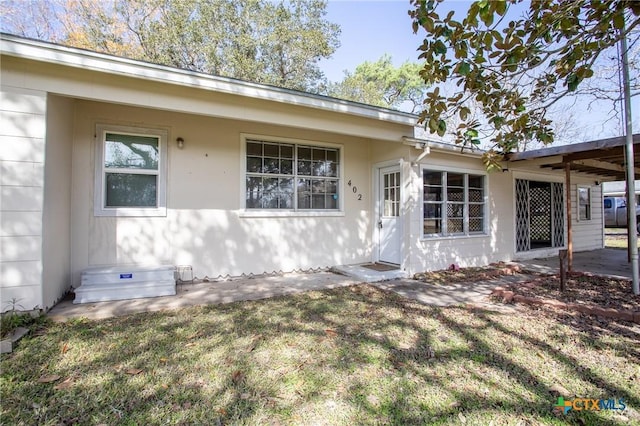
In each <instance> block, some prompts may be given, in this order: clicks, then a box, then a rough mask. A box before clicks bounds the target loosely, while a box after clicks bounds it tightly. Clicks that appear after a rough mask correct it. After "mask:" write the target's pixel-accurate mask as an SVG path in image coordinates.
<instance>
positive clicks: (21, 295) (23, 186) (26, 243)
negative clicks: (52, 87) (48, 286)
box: [0, 72, 47, 311]
mask: <svg viewBox="0 0 640 426" xmlns="http://www.w3.org/2000/svg"><path fill="white" fill-rule="evenodd" d="M4 76H5V74H4V72H3V74H2V79H3V86H2V90H1V98H0V291H1V294H0V299H1V300H0V310H1V311H6V310H9V309H14V308H15V309H18V310H32V309H37V308H41V307H42V249H41V247H42V229H43V224H42V213H43V183H44V159H45V128H46V119H45V115H46V108H47V94H46V93H44V92H39V91H33V90H26V89H21V88H16V87H11V86H9V85H6V84H4V83H5V79H4ZM14 302H15V304H14Z"/></svg>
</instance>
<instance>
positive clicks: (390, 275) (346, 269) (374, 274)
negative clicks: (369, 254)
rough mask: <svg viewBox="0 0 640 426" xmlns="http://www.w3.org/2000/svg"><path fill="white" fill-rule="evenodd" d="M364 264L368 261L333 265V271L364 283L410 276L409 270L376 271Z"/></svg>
mask: <svg viewBox="0 0 640 426" xmlns="http://www.w3.org/2000/svg"><path fill="white" fill-rule="evenodd" d="M364 265H367V263H362V264H359V265H339V266H333V267H332V268H331V271H332V272H335V273H337V274H342V275H346V276H347V277H350V278H353V279H354V280H357V281H359V282H364V283H377V282H380V281H388V280H398V279H402V278H407V277H408V274H407V272H406V271H402V270H400V269H393V270H391V271H374V270H373V269H369V268H365V267H364Z"/></svg>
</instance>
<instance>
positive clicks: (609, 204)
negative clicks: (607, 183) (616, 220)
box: [604, 198, 613, 209]
mask: <svg viewBox="0 0 640 426" xmlns="http://www.w3.org/2000/svg"><path fill="white" fill-rule="evenodd" d="M611 207H613V203H612V202H611V198H605V199H604V208H605V209H610V208H611Z"/></svg>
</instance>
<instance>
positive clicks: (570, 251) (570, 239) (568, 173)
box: [564, 161, 573, 272]
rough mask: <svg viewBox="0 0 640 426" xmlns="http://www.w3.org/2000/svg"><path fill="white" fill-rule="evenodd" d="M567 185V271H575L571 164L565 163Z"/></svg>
mask: <svg viewBox="0 0 640 426" xmlns="http://www.w3.org/2000/svg"><path fill="white" fill-rule="evenodd" d="M564 174H565V178H564V180H565V185H566V187H567V271H568V272H572V271H573V226H572V225H571V162H570V161H567V162H566V163H564Z"/></svg>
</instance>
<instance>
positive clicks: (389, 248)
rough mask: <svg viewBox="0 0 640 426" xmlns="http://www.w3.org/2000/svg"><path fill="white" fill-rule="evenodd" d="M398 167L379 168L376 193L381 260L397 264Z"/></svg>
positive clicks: (398, 250) (398, 236) (398, 230)
mask: <svg viewBox="0 0 640 426" xmlns="http://www.w3.org/2000/svg"><path fill="white" fill-rule="evenodd" d="M400 186H401V185H400V169H399V167H397V166H393V167H385V168H382V169H380V183H379V185H378V187H379V193H378V214H379V218H378V231H379V242H380V244H379V247H380V253H379V256H378V259H379V260H380V261H381V262H387V263H394V264H397V265H399V264H400V260H401V253H400Z"/></svg>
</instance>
